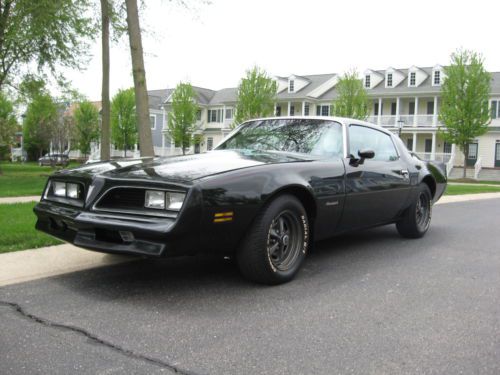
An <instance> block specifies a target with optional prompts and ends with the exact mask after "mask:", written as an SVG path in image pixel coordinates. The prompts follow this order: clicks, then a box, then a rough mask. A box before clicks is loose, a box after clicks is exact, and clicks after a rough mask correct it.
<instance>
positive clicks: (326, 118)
mask: <svg viewBox="0 0 500 375" xmlns="http://www.w3.org/2000/svg"><path fill="white" fill-rule="evenodd" d="M262 120H323V121H336V122H339V123H341V124H343V125H345V126H348V125H363V126H367V127H370V128H372V129H376V130H379V131H382V132H384V133H386V134H389V135H391V136H392V135H393V134H392V132H390V131H389V130H387V129H385V128H383V127H382V126H380V125H376V124H373V123H371V122H367V121H363V120H358V119H353V118H348V117H337V116H273V117H260V118H254V119H251V120H247V121H245V123H246V122H249V121H262Z"/></svg>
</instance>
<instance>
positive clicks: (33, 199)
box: [0, 195, 40, 204]
mask: <svg viewBox="0 0 500 375" xmlns="http://www.w3.org/2000/svg"><path fill="white" fill-rule="evenodd" d="M39 200H40V196H39V195H32V196H29V197H4V198H0V204H9V203H26V202H38V201H39Z"/></svg>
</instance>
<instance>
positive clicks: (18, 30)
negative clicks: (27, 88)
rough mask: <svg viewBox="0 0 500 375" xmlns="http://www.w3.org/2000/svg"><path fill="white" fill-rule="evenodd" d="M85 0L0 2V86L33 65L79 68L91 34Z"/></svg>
mask: <svg viewBox="0 0 500 375" xmlns="http://www.w3.org/2000/svg"><path fill="white" fill-rule="evenodd" d="M90 6H91V2H90V1H89V0H37V1H33V0H10V1H2V2H0V88H1V87H3V85H5V84H12V83H13V82H14V81H15V77H16V76H20V75H22V74H25V73H27V72H29V69H30V67H36V68H37V71H38V72H40V71H42V70H44V69H48V70H49V71H50V72H51V73H53V74H54V76H56V77H58V78H60V76H59V75H58V74H57V71H58V69H59V68H67V67H69V68H80V67H81V66H82V65H83V64H84V63H85V60H84V59H82V57H83V56H85V55H87V54H88V51H89V48H88V43H87V40H88V38H92V37H93V36H94V34H95V33H94V32H93V27H92V19H91V17H89V15H90Z"/></svg>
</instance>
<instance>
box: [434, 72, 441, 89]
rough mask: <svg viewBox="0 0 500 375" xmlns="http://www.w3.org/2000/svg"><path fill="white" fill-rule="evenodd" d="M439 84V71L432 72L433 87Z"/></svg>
mask: <svg viewBox="0 0 500 375" xmlns="http://www.w3.org/2000/svg"><path fill="white" fill-rule="evenodd" d="M440 84H441V71H439V70H435V71H434V86H439V85H440Z"/></svg>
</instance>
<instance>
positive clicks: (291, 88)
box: [288, 79, 295, 92]
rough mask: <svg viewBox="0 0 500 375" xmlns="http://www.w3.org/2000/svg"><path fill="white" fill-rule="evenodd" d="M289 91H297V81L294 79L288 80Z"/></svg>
mask: <svg viewBox="0 0 500 375" xmlns="http://www.w3.org/2000/svg"><path fill="white" fill-rule="evenodd" d="M288 92H295V81H294V80H293V79H291V80H289V81H288Z"/></svg>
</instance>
